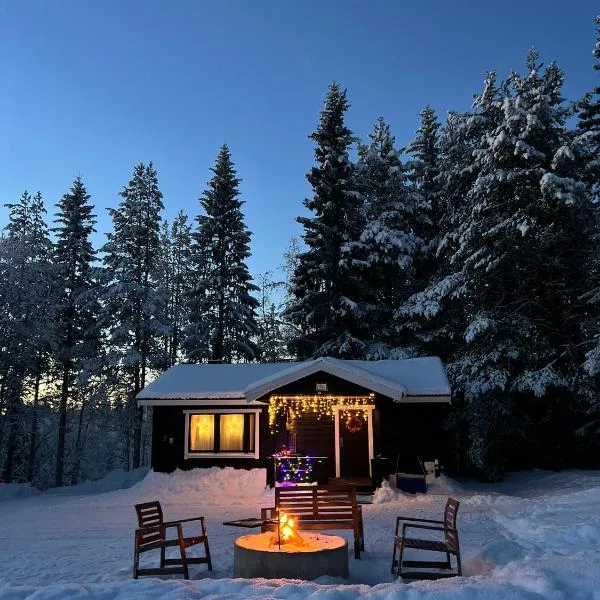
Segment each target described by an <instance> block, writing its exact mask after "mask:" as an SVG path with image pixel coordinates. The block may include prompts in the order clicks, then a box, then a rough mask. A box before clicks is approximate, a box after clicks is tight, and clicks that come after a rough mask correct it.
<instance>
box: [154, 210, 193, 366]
mask: <svg viewBox="0 0 600 600" xmlns="http://www.w3.org/2000/svg"><path fill="white" fill-rule="evenodd" d="M191 233H192V227H191V225H190V224H189V223H188V218H187V215H185V214H184V213H183V212H182V211H180V212H179V213H178V214H177V216H176V217H175V219H174V221H173V224H172V225H169V223H168V222H167V221H164V223H163V226H162V231H161V240H160V266H159V269H160V281H161V287H162V288H163V289H164V293H165V295H166V297H167V298H168V301H167V306H166V311H167V313H166V322H167V323H168V326H169V333H168V335H167V336H166V337H165V352H166V355H167V357H168V366H171V365H174V364H175V363H177V362H178V361H179V360H180V359H181V358H182V356H181V338H182V335H183V330H184V328H185V326H186V324H187V321H186V310H185V303H186V299H187V294H188V292H189V289H190V278H191V277H190V275H191V268H192V266H191V253H192V250H191V242H192V237H191Z"/></svg>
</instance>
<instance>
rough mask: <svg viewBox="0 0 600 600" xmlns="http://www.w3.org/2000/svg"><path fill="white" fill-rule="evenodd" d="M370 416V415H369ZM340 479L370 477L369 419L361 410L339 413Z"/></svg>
mask: <svg viewBox="0 0 600 600" xmlns="http://www.w3.org/2000/svg"><path fill="white" fill-rule="evenodd" d="M367 414H369V413H367ZM337 418H338V419H339V432H340V441H339V444H340V446H339V452H340V477H369V427H370V426H371V424H370V422H369V420H368V418H367V417H366V416H363V412H362V411H359V410H348V411H347V410H344V412H343V414H342V413H338V415H337Z"/></svg>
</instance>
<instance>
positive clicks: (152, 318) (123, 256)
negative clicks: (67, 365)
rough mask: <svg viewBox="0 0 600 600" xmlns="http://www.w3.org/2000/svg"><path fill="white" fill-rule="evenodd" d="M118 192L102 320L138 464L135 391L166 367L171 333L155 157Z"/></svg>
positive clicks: (106, 261) (108, 247)
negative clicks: (161, 266)
mask: <svg viewBox="0 0 600 600" xmlns="http://www.w3.org/2000/svg"><path fill="white" fill-rule="evenodd" d="M120 195H121V198H122V200H121V203H120V204H119V207H118V208H117V209H109V214H110V216H111V217H112V221H113V231H112V232H111V233H109V234H108V241H107V242H106V244H105V245H104V247H103V248H102V252H103V253H104V258H103V263H104V277H105V283H104V287H103V290H102V293H101V301H102V306H103V312H102V318H101V321H100V323H101V326H102V327H103V328H105V329H106V330H107V332H108V338H109V343H110V346H111V351H110V353H109V355H108V359H109V361H110V364H111V365H112V366H113V367H114V368H118V369H119V370H120V372H121V373H122V374H123V375H124V377H125V379H126V388H127V394H128V407H129V411H130V413H131V419H132V424H133V451H132V455H133V467H134V468H136V467H138V466H139V465H140V460H141V456H140V450H141V429H142V423H143V410H142V409H137V408H136V403H135V402H136V401H135V396H136V394H137V393H138V392H139V391H140V390H141V389H143V388H144V387H145V385H146V382H147V376H148V370H149V369H152V368H154V369H161V368H164V366H165V364H166V357H165V354H164V351H163V346H162V345H161V343H160V341H161V338H162V339H164V336H165V335H166V334H168V327H167V325H166V324H165V323H164V315H165V303H166V299H165V296H164V293H163V292H162V291H161V290H160V289H159V283H160V282H159V281H158V277H157V268H158V261H159V232H160V213H161V210H162V208H163V202H162V194H161V193H160V191H159V188H158V179H157V174H156V170H155V169H154V167H153V166H152V163H150V164H149V165H144V164H143V163H140V164H139V165H137V166H136V167H135V169H134V172H133V177H132V179H131V181H130V182H129V183H128V185H127V186H126V187H125V188H124V189H123V190H122V191H121V192H120Z"/></svg>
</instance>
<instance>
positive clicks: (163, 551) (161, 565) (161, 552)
mask: <svg viewBox="0 0 600 600" xmlns="http://www.w3.org/2000/svg"><path fill="white" fill-rule="evenodd" d="M165 558H166V552H165V547H164V546H163V547H162V548H161V549H160V568H161V569H162V568H164V566H165Z"/></svg>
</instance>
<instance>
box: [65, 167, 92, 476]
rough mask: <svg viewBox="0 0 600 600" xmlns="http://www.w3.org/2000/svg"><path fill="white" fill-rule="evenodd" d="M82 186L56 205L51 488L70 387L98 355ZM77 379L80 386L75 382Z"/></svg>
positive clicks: (87, 205) (87, 219) (86, 202)
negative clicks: (56, 369)
mask: <svg viewBox="0 0 600 600" xmlns="http://www.w3.org/2000/svg"><path fill="white" fill-rule="evenodd" d="M89 200H90V195H89V194H88V193H87V190H86V189H85V186H84V184H83V181H82V180H81V178H80V177H77V178H76V179H75V181H74V182H73V185H72V186H71V189H70V190H69V192H67V193H66V194H64V195H63V197H62V198H61V200H60V202H59V203H58V205H57V208H58V213H57V215H56V217H57V218H56V222H57V223H58V226H57V227H56V228H55V229H54V231H55V233H56V237H57V241H56V247H55V252H54V264H55V269H56V280H57V287H59V288H60V297H59V305H58V311H57V315H56V332H57V333H56V338H57V348H56V357H57V359H58V361H59V363H60V365H61V371H62V372H61V379H62V384H61V394H60V405H59V425H58V446H57V451H56V476H55V485H57V486H60V485H62V484H63V470H64V454H65V434H66V424H67V406H68V401H69V399H70V398H71V400H72V395H73V387H75V386H76V385H77V383H82V382H83V381H85V379H86V378H87V376H86V374H85V369H86V364H88V363H89V362H90V361H91V360H92V359H93V358H94V356H95V355H96V354H97V352H98V345H99V332H98V329H97V327H96V319H97V316H98V306H97V305H96V303H95V302H94V299H93V297H92V294H91V292H92V290H93V288H94V285H95V282H94V279H93V276H92V269H93V263H94V261H95V258H96V252H95V250H94V248H93V247H92V244H91V242H90V236H91V234H92V233H93V232H94V231H95V229H94V225H95V222H96V221H95V215H94V214H92V211H93V206H92V205H91V204H90V203H89ZM78 380H79V381H78Z"/></svg>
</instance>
